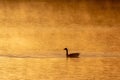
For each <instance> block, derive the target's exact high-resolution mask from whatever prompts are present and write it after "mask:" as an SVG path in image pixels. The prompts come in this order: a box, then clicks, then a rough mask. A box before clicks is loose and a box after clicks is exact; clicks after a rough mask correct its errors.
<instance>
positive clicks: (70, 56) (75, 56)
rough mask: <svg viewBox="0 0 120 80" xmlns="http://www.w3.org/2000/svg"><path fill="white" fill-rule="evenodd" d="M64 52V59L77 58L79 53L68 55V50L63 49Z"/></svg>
mask: <svg viewBox="0 0 120 80" xmlns="http://www.w3.org/2000/svg"><path fill="white" fill-rule="evenodd" d="M64 50H66V57H67V58H68V57H69V58H78V57H79V55H80V53H68V48H64Z"/></svg>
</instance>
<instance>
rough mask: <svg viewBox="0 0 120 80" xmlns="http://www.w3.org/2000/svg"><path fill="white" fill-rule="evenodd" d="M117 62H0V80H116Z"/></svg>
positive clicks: (7, 59)
mask: <svg viewBox="0 0 120 80" xmlns="http://www.w3.org/2000/svg"><path fill="white" fill-rule="evenodd" d="M119 67H120V59H119V58H115V57H114V58H112V57H111V58H109V57H108V58H102V57H96V58H95V57H94V58H89V57H86V58H85V57H82V58H74V59H73V58H69V59H66V58H0V80H119V79H120V75H119V74H120V69H119Z"/></svg>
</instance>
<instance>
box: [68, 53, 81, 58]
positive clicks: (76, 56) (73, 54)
mask: <svg viewBox="0 0 120 80" xmlns="http://www.w3.org/2000/svg"><path fill="white" fill-rule="evenodd" d="M79 55H80V54H79V53H70V54H68V55H67V57H71V58H78V57H79Z"/></svg>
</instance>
